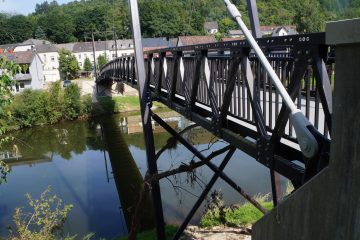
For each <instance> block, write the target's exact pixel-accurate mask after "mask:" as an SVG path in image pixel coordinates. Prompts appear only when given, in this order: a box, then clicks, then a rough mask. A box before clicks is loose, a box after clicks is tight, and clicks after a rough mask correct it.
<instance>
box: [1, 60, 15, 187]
mask: <svg viewBox="0 0 360 240" xmlns="http://www.w3.org/2000/svg"><path fill="white" fill-rule="evenodd" d="M16 70H19V66H18V65H16V64H15V63H14V62H12V61H8V60H6V59H5V58H3V57H0V71H1V73H0V120H1V121H0V146H1V145H2V144H4V143H6V142H7V141H9V140H10V138H9V137H4V136H3V134H4V133H5V132H6V130H7V128H6V127H5V126H4V125H3V121H4V120H5V119H6V118H7V117H9V116H10V114H9V113H8V112H7V111H6V110H5V108H7V107H8V106H9V104H11V102H12V99H13V95H12V93H11V88H12V86H13V85H14V82H13V80H12V77H13V75H14V73H15V72H16ZM5 121H6V120H5ZM9 172H10V168H9V167H8V166H7V165H6V164H5V163H4V162H2V161H0V184H2V183H4V182H6V176H7V174H8V173H9Z"/></svg>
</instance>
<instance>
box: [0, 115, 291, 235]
mask: <svg viewBox="0 0 360 240" xmlns="http://www.w3.org/2000/svg"><path fill="white" fill-rule="evenodd" d="M162 115H163V118H164V119H166V120H167V121H169V123H170V125H172V126H173V127H175V128H178V129H181V128H183V127H184V126H185V125H186V124H188V123H187V122H186V121H185V120H184V119H183V118H181V117H178V116H177V115H176V114H174V113H163V114H162ZM13 137H14V139H15V140H14V143H15V145H16V146H15V148H14V145H13V144H11V145H9V146H6V147H4V149H2V150H1V151H2V152H4V151H10V152H12V153H14V152H15V151H16V152H17V154H18V155H19V157H18V159H8V160H6V161H7V162H8V164H9V165H10V166H11V168H12V172H11V173H10V174H9V175H8V183H6V184H3V185H1V186H0V228H1V230H0V233H1V235H2V236H6V235H7V230H6V228H7V227H8V226H13V222H12V215H13V213H14V209H15V208H16V207H20V206H26V205H27V200H26V198H25V194H26V193H29V194H31V195H32V196H33V197H38V196H39V195H40V193H41V192H43V191H44V190H45V189H46V188H47V187H48V186H51V190H52V193H54V194H56V195H58V196H60V197H61V198H62V199H63V200H64V202H65V203H67V204H69V203H71V204H73V205H74V207H73V209H72V210H71V213H70V215H69V218H68V220H67V222H66V224H65V232H66V233H70V234H78V236H83V235H85V234H86V233H89V232H94V233H96V236H97V238H100V237H105V238H112V237H115V236H125V235H127V225H128V223H129V222H130V221H131V213H132V211H133V209H134V202H135V199H136V194H137V193H138V191H139V189H140V187H141V184H142V182H141V181H142V177H143V176H144V174H145V171H146V166H147V165H146V157H145V149H144V141H143V135H142V132H141V125H140V116H136V115H135V116H127V117H125V116H120V115H116V116H108V117H103V118H99V119H93V120H90V121H76V122H68V123H61V124H57V125H53V126H43V127H36V128H32V129H26V130H21V131H18V132H16V133H13ZM154 137H155V146H156V149H157V150H159V149H160V148H161V147H162V146H163V145H164V144H165V143H166V141H167V139H168V137H169V135H168V134H167V133H166V132H164V131H163V130H162V129H161V128H160V127H159V126H156V125H154ZM186 137H187V138H188V139H189V141H192V143H193V144H194V145H195V146H196V147H197V148H198V149H199V150H202V149H207V148H208V145H209V144H208V143H209V141H210V140H214V139H213V137H212V135H210V134H208V133H207V132H206V131H204V130H202V129H194V130H192V131H191V132H190V133H188V134H186ZM214 141H215V140H214ZM223 146H225V143H223V142H221V141H220V142H216V143H215V144H213V145H212V146H211V148H210V149H209V150H205V151H204V153H205V154H209V153H210V152H212V151H214V150H216V149H219V148H221V147H223ZM16 148H17V149H18V150H16ZM222 157H223V156H220V157H218V158H217V159H214V163H216V164H217V165H218V164H220V161H221V160H222ZM191 158H192V155H191V153H189V152H188V151H187V150H186V149H185V148H184V147H183V146H182V145H180V144H178V145H177V146H176V147H175V148H173V149H170V150H167V151H165V152H164V153H163V154H162V155H161V157H160V159H159V161H158V168H159V171H165V170H168V169H170V168H172V167H176V166H178V165H179V164H181V163H182V162H188V161H189V159H191ZM225 172H226V173H227V174H228V175H229V176H231V177H232V178H233V179H234V180H235V181H236V182H237V183H239V185H240V186H242V187H243V188H244V189H245V190H246V191H248V192H249V193H251V194H253V195H255V194H259V193H262V194H266V193H269V192H270V191H271V187H270V180H269V171H268V169H266V168H264V167H262V166H261V165H259V164H258V163H256V161H254V159H252V158H250V157H249V156H247V155H246V154H244V153H242V152H240V151H236V153H235V154H234V156H233V157H232V160H231V161H230V162H229V164H228V166H227V167H226V168H225ZM196 176H197V179H198V180H197V182H195V183H194V182H191V181H189V178H190V177H191V176H190V175H188V174H181V175H178V176H177V177H176V178H174V177H170V178H168V179H164V180H162V181H161V191H162V199H163V208H164V215H165V220H166V222H167V223H172V224H179V223H180V222H181V220H182V219H184V217H185V216H186V214H187V212H188V211H189V209H190V208H191V206H192V204H193V203H194V202H195V201H196V196H199V195H200V194H201V190H202V188H203V187H204V183H206V182H208V181H209V180H210V178H211V176H212V172H211V171H210V170H209V169H207V168H206V167H203V168H200V169H198V170H196ZM281 183H282V184H283V185H284V183H285V180H284V179H281ZM213 189H216V190H221V192H222V194H223V197H224V200H225V202H226V204H233V203H238V202H242V201H243V199H242V198H241V196H240V195H239V194H238V193H236V192H235V191H233V190H232V189H231V188H230V187H229V186H227V184H226V183H224V182H223V181H222V180H218V181H217V183H216V184H215V186H214V188H213ZM144 208H145V209H144V214H143V219H142V222H143V224H142V228H143V229H146V228H151V227H152V226H153V223H152V211H151V204H150V201H149V200H148V201H146V205H145V207H144ZM26 210H27V208H26V207H25V208H24V211H26ZM202 212H203V209H200V210H199V211H198V212H197V214H196V215H195V217H194V218H193V221H192V223H197V222H198V221H199V218H200V216H201V214H202Z"/></svg>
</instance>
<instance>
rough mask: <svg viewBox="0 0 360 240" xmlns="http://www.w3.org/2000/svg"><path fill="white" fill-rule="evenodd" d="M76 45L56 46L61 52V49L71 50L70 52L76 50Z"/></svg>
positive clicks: (62, 44)
mask: <svg viewBox="0 0 360 240" xmlns="http://www.w3.org/2000/svg"><path fill="white" fill-rule="evenodd" d="M74 45H75V43H61V44H56V45H55V46H56V47H57V48H58V49H59V50H60V49H66V50H69V51H70V52H72V51H73V49H74Z"/></svg>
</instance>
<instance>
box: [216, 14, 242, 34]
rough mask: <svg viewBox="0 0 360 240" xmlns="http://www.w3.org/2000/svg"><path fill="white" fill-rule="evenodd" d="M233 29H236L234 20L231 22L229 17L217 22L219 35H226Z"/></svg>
mask: <svg viewBox="0 0 360 240" xmlns="http://www.w3.org/2000/svg"><path fill="white" fill-rule="evenodd" d="M233 29H238V26H237V25H236V23H235V22H234V20H232V19H231V18H229V17H225V18H223V19H222V20H220V22H219V32H220V33H224V34H228V32H229V30H233Z"/></svg>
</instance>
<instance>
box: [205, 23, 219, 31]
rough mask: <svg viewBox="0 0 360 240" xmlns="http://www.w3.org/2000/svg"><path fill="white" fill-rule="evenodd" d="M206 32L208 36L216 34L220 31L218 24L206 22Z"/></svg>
mask: <svg viewBox="0 0 360 240" xmlns="http://www.w3.org/2000/svg"><path fill="white" fill-rule="evenodd" d="M204 30H205V32H206V33H207V34H215V33H217V32H218V31H219V25H218V23H217V22H215V21H214V22H205V23H204Z"/></svg>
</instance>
